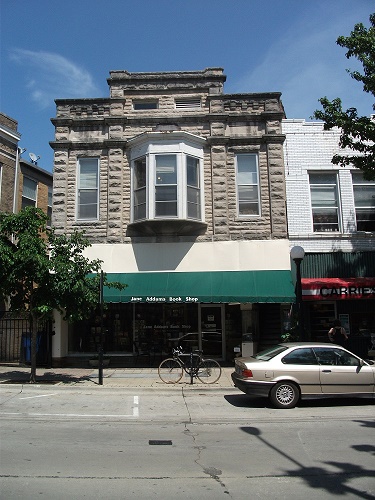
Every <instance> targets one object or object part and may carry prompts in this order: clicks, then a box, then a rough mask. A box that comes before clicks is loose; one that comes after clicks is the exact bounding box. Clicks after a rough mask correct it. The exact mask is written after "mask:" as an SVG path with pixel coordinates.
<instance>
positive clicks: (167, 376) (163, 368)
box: [158, 358, 183, 384]
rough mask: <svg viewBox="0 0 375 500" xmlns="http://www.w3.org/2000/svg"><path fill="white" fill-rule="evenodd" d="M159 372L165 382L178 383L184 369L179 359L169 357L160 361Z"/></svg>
mask: <svg viewBox="0 0 375 500" xmlns="http://www.w3.org/2000/svg"><path fill="white" fill-rule="evenodd" d="M158 373H159V377H160V378H161V380H162V381H163V382H164V383H165V384H177V382H179V381H180V380H181V379H182V375H183V370H182V366H181V364H180V363H179V362H178V361H177V359H173V358H167V359H165V360H164V361H162V362H161V363H160V365H159V368H158Z"/></svg>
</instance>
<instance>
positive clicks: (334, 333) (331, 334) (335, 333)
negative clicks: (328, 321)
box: [328, 319, 348, 346]
mask: <svg viewBox="0 0 375 500" xmlns="http://www.w3.org/2000/svg"><path fill="white" fill-rule="evenodd" d="M328 338H329V340H330V341H331V342H333V343H334V344H338V345H341V346H344V345H345V344H346V342H347V340H348V336H347V334H346V331H345V328H344V327H343V326H341V321H340V320H339V319H335V321H334V322H333V326H332V328H331V329H330V330H329V331H328Z"/></svg>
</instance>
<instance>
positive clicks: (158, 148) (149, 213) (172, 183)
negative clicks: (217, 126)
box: [131, 132, 204, 234]
mask: <svg viewBox="0 0 375 500" xmlns="http://www.w3.org/2000/svg"><path fill="white" fill-rule="evenodd" d="M191 137H193V138H195V136H192V135H191V134H187V133H184V132H177V133H176V134H174V133H173V132H172V133H171V135H168V140H166V139H165V135H164V134H161V133H159V132H154V133H146V134H143V135H142V137H141V138H136V140H135V144H134V146H133V148H132V153H131V156H132V223H134V224H138V225H139V224H140V223H143V224H144V225H145V227H146V226H147V228H148V229H150V228H151V226H152V224H154V226H153V227H154V228H155V227H156V225H157V226H158V229H157V231H156V232H161V233H163V232H164V233H165V232H166V228H167V227H169V228H170V229H171V231H172V229H173V221H175V224H174V229H175V230H176V231H177V234H188V233H186V232H184V231H187V229H186V228H187V227H188V226H189V228H190V229H189V231H194V230H196V229H197V225H196V224H195V223H201V222H203V213H204V211H203V208H202V207H203V194H204V193H203V189H202V186H203V147H202V145H203V143H204V139H201V138H198V137H196V138H195V139H199V140H198V141H197V142H196V143H194V142H195V141H192V142H190V143H189V140H190V141H191ZM176 139H178V140H176ZM182 139H183V140H182ZM183 220H184V221H191V222H189V223H186V224H182V223H181V221H183ZM177 223H178V224H177ZM168 224H169V225H168ZM171 224H172V226H171ZM183 228H185V229H183ZM150 230H151V229H150Z"/></svg>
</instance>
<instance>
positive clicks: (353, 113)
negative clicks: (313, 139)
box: [314, 13, 375, 180]
mask: <svg viewBox="0 0 375 500" xmlns="http://www.w3.org/2000/svg"><path fill="white" fill-rule="evenodd" d="M370 23H371V26H370V27H369V28H368V29H367V28H366V27H365V26H364V25H363V24H362V23H359V24H356V25H355V26H354V30H353V31H352V32H351V34H350V36H348V37H345V36H340V37H339V38H338V39H337V44H338V45H340V46H341V47H345V48H346V49H348V50H347V52H346V57H347V58H348V59H350V58H351V57H355V58H356V59H358V61H359V62H360V63H361V64H362V67H363V72H362V73H361V72H359V71H350V70H347V71H348V73H349V74H350V76H351V77H352V78H354V80H357V81H358V82H361V83H362V84H363V90H364V91H365V92H367V93H369V94H372V96H374V97H375V13H374V14H371V16H370ZM319 101H320V103H321V105H322V106H323V110H316V111H315V113H314V117H315V118H317V119H319V120H323V121H324V122H325V125H324V128H325V130H329V129H331V128H332V127H340V128H341V135H340V147H341V148H350V149H351V150H352V151H353V154H349V155H335V156H334V157H333V159H332V163H334V164H336V165H341V166H346V165H350V164H351V165H354V166H355V167H357V168H359V169H361V170H362V171H363V173H364V177H365V178H366V179H367V180H375V121H374V119H373V118H371V117H369V116H358V112H357V109H356V108H349V109H347V110H346V111H344V110H343V109H342V104H341V99H339V98H336V99H334V100H333V101H329V100H328V99H327V97H323V98H321V99H319ZM373 110H375V103H374V104H373ZM369 114H370V113H369Z"/></svg>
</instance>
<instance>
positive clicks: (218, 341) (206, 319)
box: [200, 304, 225, 359]
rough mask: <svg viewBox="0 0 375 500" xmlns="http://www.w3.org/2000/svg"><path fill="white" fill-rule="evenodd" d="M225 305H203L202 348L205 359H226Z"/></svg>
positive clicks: (201, 321)
mask: <svg viewBox="0 0 375 500" xmlns="http://www.w3.org/2000/svg"><path fill="white" fill-rule="evenodd" d="M224 324H225V322H224V304H201V305H200V325H201V332H200V334H201V335H200V337H201V344H202V345H201V348H202V350H203V354H204V356H205V357H213V358H217V359H225V342H224V333H225V332H224V328H223V325H224Z"/></svg>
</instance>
